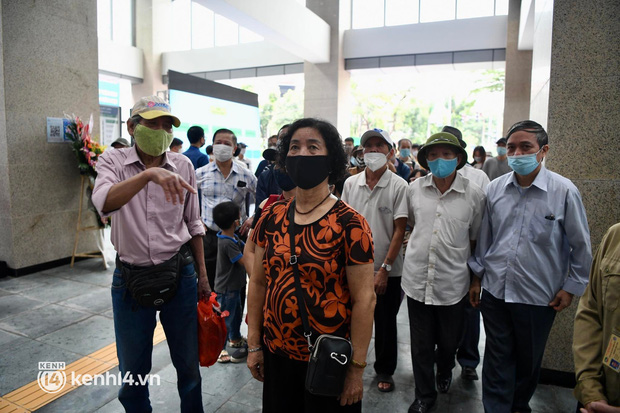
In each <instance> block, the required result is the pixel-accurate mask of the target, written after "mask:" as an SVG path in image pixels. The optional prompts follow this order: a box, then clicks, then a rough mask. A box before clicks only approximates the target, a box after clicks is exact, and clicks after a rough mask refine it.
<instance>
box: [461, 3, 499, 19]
mask: <svg viewBox="0 0 620 413" xmlns="http://www.w3.org/2000/svg"><path fill="white" fill-rule="evenodd" d="M494 12H495V0H458V1H457V2H456V18H457V19H471V18H473V17H486V16H493V14H494Z"/></svg>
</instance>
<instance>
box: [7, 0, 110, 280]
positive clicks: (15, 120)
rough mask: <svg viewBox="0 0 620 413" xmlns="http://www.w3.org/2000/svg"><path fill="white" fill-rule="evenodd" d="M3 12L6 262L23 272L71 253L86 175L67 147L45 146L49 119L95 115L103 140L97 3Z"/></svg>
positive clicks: (87, 239)
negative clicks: (70, 115)
mask: <svg viewBox="0 0 620 413" xmlns="http://www.w3.org/2000/svg"><path fill="white" fill-rule="evenodd" d="M0 7H1V12H0V16H1V17H0V26H1V33H2V38H1V39H0V40H1V41H0V63H1V64H0V81H1V84H2V87H0V261H6V262H7V264H8V266H9V267H11V268H13V269H19V268H23V267H28V266H32V265H36V264H41V263H45V262H49V261H53V260H57V259H60V258H66V257H70V256H71V253H72V250H73V241H74V236H75V228H76V220H77V215H78V203H79V191H80V174H79V171H78V168H77V162H76V159H75V156H74V154H73V153H72V150H71V147H70V146H69V144H64V143H47V138H46V117H48V116H50V117H63V114H64V113H68V114H71V113H75V114H76V115H78V116H80V117H81V118H83V119H85V121H88V117H89V116H90V114H91V113H92V114H93V115H94V117H95V122H94V124H95V135H97V134H98V133H99V132H98V129H99V128H98V124H99V122H98V119H99V115H98V114H99V102H98V83H97V81H98V69H97V2H96V0H66V1H36V2H32V1H11V0H2V2H1V5H0ZM92 222H93V223H94V214H93V216H92ZM86 223H88V221H87V222H86ZM82 240H83V241H84V242H83V243H82V244H81V248H83V249H82V251H86V250H94V249H96V244H95V242H94V240H95V239H94V234H92V233H84V234H83V236H82Z"/></svg>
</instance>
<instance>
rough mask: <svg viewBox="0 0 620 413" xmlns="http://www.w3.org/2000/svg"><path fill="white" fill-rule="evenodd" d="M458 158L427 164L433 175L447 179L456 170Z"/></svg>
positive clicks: (441, 159) (436, 160)
mask: <svg viewBox="0 0 620 413" xmlns="http://www.w3.org/2000/svg"><path fill="white" fill-rule="evenodd" d="M457 162H458V157H457V158H453V159H443V158H438V159H435V160H434V161H430V162H427V163H428V167H429V169H430V170H431V173H432V174H433V175H435V176H436V177H437V178H447V177H448V176H450V174H451V173H452V172H454V170H455V169H456V165H457Z"/></svg>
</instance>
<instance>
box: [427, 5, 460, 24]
mask: <svg viewBox="0 0 620 413" xmlns="http://www.w3.org/2000/svg"><path fill="white" fill-rule="evenodd" d="M455 1H456V0H420V23H429V22H438V21H442V20H454V18H455V12H456V6H455Z"/></svg>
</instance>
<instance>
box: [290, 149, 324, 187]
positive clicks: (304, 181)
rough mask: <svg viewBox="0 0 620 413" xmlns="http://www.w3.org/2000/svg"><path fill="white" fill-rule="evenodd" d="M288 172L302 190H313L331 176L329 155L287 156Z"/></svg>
mask: <svg viewBox="0 0 620 413" xmlns="http://www.w3.org/2000/svg"><path fill="white" fill-rule="evenodd" d="M286 171H287V172H288V175H289V176H290V177H291V179H292V180H293V182H295V183H296V184H297V186H298V187H300V188H301V189H311V188H314V187H315V186H317V185H318V184H320V183H321V182H323V181H324V180H325V178H327V176H328V175H329V160H328V159H327V155H317V156H287V157H286Z"/></svg>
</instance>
